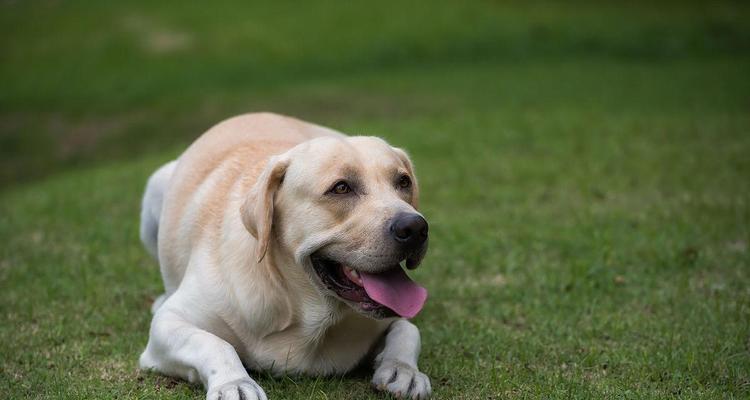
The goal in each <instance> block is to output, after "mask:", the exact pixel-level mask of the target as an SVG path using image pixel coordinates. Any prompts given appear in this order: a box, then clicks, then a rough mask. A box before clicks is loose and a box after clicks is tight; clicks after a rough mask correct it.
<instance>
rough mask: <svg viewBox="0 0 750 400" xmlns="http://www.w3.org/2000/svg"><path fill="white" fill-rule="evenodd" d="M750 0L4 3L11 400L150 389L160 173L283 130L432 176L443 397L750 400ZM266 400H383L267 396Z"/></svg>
mask: <svg viewBox="0 0 750 400" xmlns="http://www.w3.org/2000/svg"><path fill="white" fill-rule="evenodd" d="M749 20H750V4H748V3H747V2H640V1H638V2H549V1H530V2H493V1H467V2H455V1H454V2H448V1H429V2H426V1H425V2H388V1H384V2H364V1H347V2H343V1H342V2H307V3H302V2H286V1H277V2H267V3H256V2H241V3H240V2H237V3H231V2H210V3H198V2H189V3H188V2H176V1H161V2H146V1H144V2H135V1H127V2H124V1H123V2H109V1H100V2H78V1H2V2H0V82H2V84H1V85H0V242H2V243H3V245H2V247H0V393H3V394H5V396H4V397H7V398H201V397H202V396H203V394H202V389H201V388H199V387H196V386H191V385H188V384H186V383H182V382H180V381H176V380H172V379H168V378H164V377H160V376H156V375H152V374H146V373H143V372H139V371H138V370H137V368H136V360H137V356H138V354H139V352H140V351H141V350H142V348H143V346H144V345H145V343H146V337H147V330H148V324H149V321H150V314H149V312H148V306H149V304H150V302H151V301H152V300H153V298H154V296H156V295H158V294H159V293H160V292H161V291H162V288H161V282H160V280H159V274H158V270H157V268H156V266H155V265H154V262H153V261H152V260H150V259H149V258H148V257H147V255H146V253H145V251H144V250H143V249H142V248H141V246H140V244H139V243H138V240H137V224H138V208H139V198H140V195H141V193H142V189H143V185H144V184H145V180H146V178H147V177H148V175H149V174H150V173H151V172H152V171H153V170H154V169H155V168H156V167H158V166H159V165H160V164H161V163H163V162H165V161H167V160H169V159H171V158H173V157H175V156H176V155H177V154H179V152H180V151H182V150H183V149H184V148H185V146H187V145H188V144H189V143H190V142H191V141H192V140H193V139H195V138H196V137H197V136H198V135H200V134H201V133H202V132H204V131H205V130H206V129H208V128H209V127H210V126H211V125H213V124H215V123H217V122H218V121H220V120H222V119H225V118H227V117H229V116H232V115H235V114H239V113H244V112H249V111H261V110H265V111H273V112H278V113H284V114H289V115H293V116H296V117H298V118H302V119H306V120H309V121H312V122H315V123H318V124H322V125H327V126H330V127H333V128H336V129H339V130H342V131H344V132H346V133H349V134H368V135H377V136H382V137H384V138H386V139H387V140H389V141H390V142H391V143H392V144H394V145H397V146H399V147H404V148H406V149H407V150H408V151H409V152H410V154H411V155H412V157H413V159H414V161H415V163H416V166H417V171H418V175H419V178H420V184H421V186H422V191H423V196H422V197H423V200H422V206H423V211H424V213H425V214H426V215H427V216H428V218H429V219H430V224H431V236H432V237H431V250H430V254H429V256H428V258H427V260H426V263H425V266H424V268H421V269H419V270H417V271H415V272H414V274H413V275H414V276H415V278H416V279H417V280H419V281H420V282H422V283H424V284H425V285H426V286H427V287H428V288H429V289H430V293H431V298H430V301H429V302H428V305H427V307H426V309H425V311H424V312H423V313H422V314H421V315H420V316H418V317H417V318H416V322H417V324H418V325H419V326H420V328H421V330H422V333H423V343H424V345H423V356H422V361H421V365H420V366H421V368H422V369H423V370H424V371H425V372H426V373H428V375H430V376H431V377H432V380H433V387H434V389H435V397H436V398H441V399H454V398H456V399H457V398H467V399H500V398H519V397H520V398H680V399H682V398H747V397H748V396H750V355H749V354H748V347H750V337H749V335H750V289H748V288H749V287H750V278H749V277H748V273H749V272H750V271H749V270H748V268H749V267H750V251H749V250H748V244H749V243H750V232H749V227H750V206H749V205H748V201H749V199H750V156H748V154H750V115H749V114H748V110H750V24H748V21H749ZM257 376H258V379H259V382H260V383H261V385H262V386H263V387H264V388H265V389H266V391H267V392H268V393H269V395H270V397H271V398H274V399H282V398H289V399H293V398H321V399H333V398H336V399H350V398H373V399H375V398H381V396H380V395H378V394H376V393H374V392H373V391H371V390H370V389H369V385H368V377H367V375H366V374H364V375H362V376H359V375H356V374H355V375H354V376H350V377H344V378H331V379H316V378H306V377H285V378H282V379H272V378H270V377H266V376H264V375H263V374H262V373H259V374H257Z"/></svg>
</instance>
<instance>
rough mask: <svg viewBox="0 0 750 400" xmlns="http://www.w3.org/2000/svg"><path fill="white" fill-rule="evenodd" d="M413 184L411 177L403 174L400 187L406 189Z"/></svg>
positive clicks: (399, 182)
mask: <svg viewBox="0 0 750 400" xmlns="http://www.w3.org/2000/svg"><path fill="white" fill-rule="evenodd" d="M410 186H411V178H409V176H408V175H401V178H399V179H398V187H400V188H402V189H406V188H408V187H410Z"/></svg>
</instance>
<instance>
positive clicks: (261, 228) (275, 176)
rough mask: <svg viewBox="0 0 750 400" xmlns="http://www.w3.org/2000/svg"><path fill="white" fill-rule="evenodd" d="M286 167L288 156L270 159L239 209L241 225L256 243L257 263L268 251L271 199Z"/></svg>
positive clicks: (271, 214) (271, 215)
mask: <svg viewBox="0 0 750 400" xmlns="http://www.w3.org/2000/svg"><path fill="white" fill-rule="evenodd" d="M288 166H289V156H287V155H286V154H281V155H278V156H273V157H271V159H269V160H268V164H266V167H265V169H264V170H263V172H262V173H261V174H260V176H259V177H258V181H257V182H255V185H254V186H253V188H252V189H251V190H250V193H249V195H248V196H247V199H245V202H244V203H243V204H242V207H241V208H240V215H242V223H243V224H244V225H245V228H246V229H247V230H248V232H250V234H252V235H253V236H254V237H255V239H257V241H258V243H257V244H256V246H255V259H256V260H258V262H261V261H262V260H263V257H265V255H266V251H267V250H268V243H269V241H270V240H271V230H272V229H271V228H272V225H273V199H274V195H275V194H276V191H277V190H278V188H279V185H281V181H282V180H283V179H284V174H285V173H286V169H287V167H288Z"/></svg>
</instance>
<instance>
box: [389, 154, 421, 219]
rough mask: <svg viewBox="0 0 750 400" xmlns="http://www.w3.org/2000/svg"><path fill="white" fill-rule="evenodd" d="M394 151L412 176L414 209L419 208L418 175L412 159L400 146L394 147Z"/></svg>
mask: <svg viewBox="0 0 750 400" xmlns="http://www.w3.org/2000/svg"><path fill="white" fill-rule="evenodd" d="M393 151H395V152H396V154H397V155H398V158H400V159H401V162H403V163H404V165H405V166H406V170H407V171H408V172H409V175H410V176H411V182H412V185H411V187H412V189H411V205H412V206H413V207H414V209H419V185H418V184H417V175H416V174H415V173H414V166H413V165H412V163H411V159H410V158H409V155H408V154H406V152H405V151H404V150H402V149H399V148H398V147H394V148H393Z"/></svg>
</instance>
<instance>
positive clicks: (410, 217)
mask: <svg viewBox="0 0 750 400" xmlns="http://www.w3.org/2000/svg"><path fill="white" fill-rule="evenodd" d="M427 230H428V226H427V221H425V219H424V218H422V216H421V215H419V214H411V213H400V214H396V216H395V217H394V218H393V221H392V222H391V236H393V238H394V239H396V241H397V242H399V243H402V244H403V245H404V246H406V247H410V248H414V247H417V246H419V245H421V244H422V243H424V242H425V240H427Z"/></svg>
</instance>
